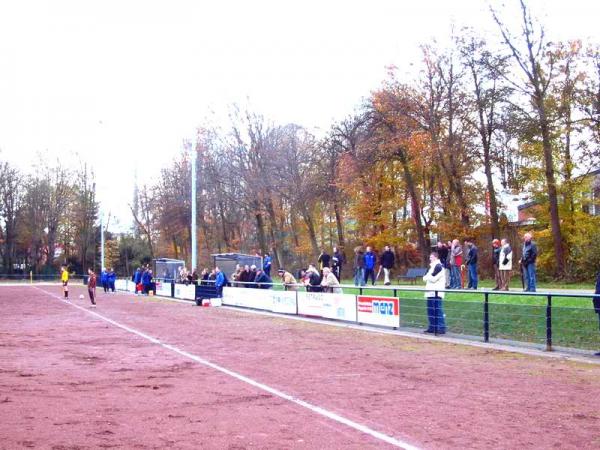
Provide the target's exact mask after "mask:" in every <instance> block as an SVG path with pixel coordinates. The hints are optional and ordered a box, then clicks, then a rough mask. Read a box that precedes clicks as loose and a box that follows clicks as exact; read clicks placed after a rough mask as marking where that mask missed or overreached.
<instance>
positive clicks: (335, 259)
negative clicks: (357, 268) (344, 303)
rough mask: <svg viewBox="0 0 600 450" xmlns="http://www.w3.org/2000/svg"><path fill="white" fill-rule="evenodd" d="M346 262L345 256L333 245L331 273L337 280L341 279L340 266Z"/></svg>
mask: <svg viewBox="0 0 600 450" xmlns="http://www.w3.org/2000/svg"><path fill="white" fill-rule="evenodd" d="M345 262H346V257H345V256H344V254H343V253H342V252H340V250H339V249H338V248H337V247H333V256H332V257H331V269H332V271H333V274H334V275H335V277H336V278H337V279H338V281H340V282H341V281H342V266H343V265H344V263H345Z"/></svg>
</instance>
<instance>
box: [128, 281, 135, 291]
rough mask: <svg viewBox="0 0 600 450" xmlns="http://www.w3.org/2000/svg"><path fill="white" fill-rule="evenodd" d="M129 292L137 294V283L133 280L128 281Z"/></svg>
mask: <svg viewBox="0 0 600 450" xmlns="http://www.w3.org/2000/svg"><path fill="white" fill-rule="evenodd" d="M127 291H128V292H135V283H134V282H133V281H131V280H127Z"/></svg>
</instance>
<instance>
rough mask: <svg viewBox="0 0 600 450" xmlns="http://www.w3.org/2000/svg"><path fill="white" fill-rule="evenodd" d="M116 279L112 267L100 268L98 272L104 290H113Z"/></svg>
mask: <svg viewBox="0 0 600 450" xmlns="http://www.w3.org/2000/svg"><path fill="white" fill-rule="evenodd" d="M116 280H117V274H116V273H115V271H114V270H113V269H112V267H111V268H110V269H108V270H106V267H105V268H103V269H102V272H101V273H100V284H101V285H102V289H104V292H109V291H110V292H115V281H116Z"/></svg>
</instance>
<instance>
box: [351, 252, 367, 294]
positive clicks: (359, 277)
mask: <svg viewBox="0 0 600 450" xmlns="http://www.w3.org/2000/svg"><path fill="white" fill-rule="evenodd" d="M352 268H353V269H354V286H364V285H365V254H364V252H363V250H362V247H360V246H358V247H355V248H354V265H353V267H352Z"/></svg>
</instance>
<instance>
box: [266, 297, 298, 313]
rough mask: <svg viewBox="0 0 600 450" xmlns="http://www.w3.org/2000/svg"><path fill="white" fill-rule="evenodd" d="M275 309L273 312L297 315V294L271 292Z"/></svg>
mask: <svg viewBox="0 0 600 450" xmlns="http://www.w3.org/2000/svg"><path fill="white" fill-rule="evenodd" d="M271 296H272V298H273V307H272V309H271V311H273V312H276V313H284V314H296V292H293V291H271Z"/></svg>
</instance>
